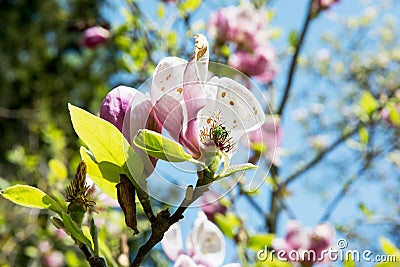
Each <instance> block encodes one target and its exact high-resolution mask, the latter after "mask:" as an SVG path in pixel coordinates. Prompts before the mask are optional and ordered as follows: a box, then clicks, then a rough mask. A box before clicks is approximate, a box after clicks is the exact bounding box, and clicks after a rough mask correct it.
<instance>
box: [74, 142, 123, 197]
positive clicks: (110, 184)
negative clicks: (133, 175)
mask: <svg viewBox="0 0 400 267" xmlns="http://www.w3.org/2000/svg"><path fill="white" fill-rule="evenodd" d="M80 153H81V158H82V160H83V161H85V163H86V171H87V174H88V175H89V177H90V179H92V180H93V182H94V183H95V184H96V185H97V186H98V187H99V188H100V190H101V191H103V192H104V193H106V194H107V195H108V196H109V197H111V198H113V199H117V188H116V187H115V186H116V185H117V184H118V183H119V173H121V172H123V171H122V169H121V168H119V167H117V166H115V165H113V164H111V163H108V162H100V163H99V164H97V163H96V162H94V160H93V158H92V157H91V155H90V152H89V151H88V150H87V149H86V148H84V147H81V149H80Z"/></svg>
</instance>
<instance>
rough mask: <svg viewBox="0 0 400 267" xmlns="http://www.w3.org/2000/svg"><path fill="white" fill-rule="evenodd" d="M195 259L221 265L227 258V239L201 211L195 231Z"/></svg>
mask: <svg viewBox="0 0 400 267" xmlns="http://www.w3.org/2000/svg"><path fill="white" fill-rule="evenodd" d="M192 242H193V253H194V255H193V259H194V261H195V262H199V263H203V264H205V265H207V266H211V267H213V266H220V265H221V264H222V263H223V262H224V259H225V239H224V235H223V234H222V232H221V230H219V228H218V227H217V226H216V225H215V224H213V223H212V222H211V221H209V220H208V219H207V216H206V215H205V214H204V213H203V212H202V211H200V212H199V215H198V218H197V219H196V220H195V223H194V227H193V232H192Z"/></svg>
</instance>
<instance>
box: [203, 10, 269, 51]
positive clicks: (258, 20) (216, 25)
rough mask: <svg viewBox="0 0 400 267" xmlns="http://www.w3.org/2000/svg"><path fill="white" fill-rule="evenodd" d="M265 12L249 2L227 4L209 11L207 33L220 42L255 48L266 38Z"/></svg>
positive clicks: (267, 33) (267, 34)
mask: <svg viewBox="0 0 400 267" xmlns="http://www.w3.org/2000/svg"><path fill="white" fill-rule="evenodd" d="M267 17H268V16H267V14H266V12H265V11H264V10H259V9H256V8H255V7H254V6H253V5H252V4H251V3H249V2H244V3H242V4H241V5H239V6H229V7H225V8H221V9H218V10H217V11H214V12H213V13H211V15H210V18H209V20H208V23H207V31H208V34H209V35H211V36H212V37H214V38H216V39H217V40H218V41H220V42H222V43H223V42H226V41H229V42H234V43H237V44H238V45H239V46H242V47H246V48H256V47H257V46H258V44H260V43H264V42H265V41H267V40H268V37H269V32H268V31H266V29H265V25H267V23H268V21H267Z"/></svg>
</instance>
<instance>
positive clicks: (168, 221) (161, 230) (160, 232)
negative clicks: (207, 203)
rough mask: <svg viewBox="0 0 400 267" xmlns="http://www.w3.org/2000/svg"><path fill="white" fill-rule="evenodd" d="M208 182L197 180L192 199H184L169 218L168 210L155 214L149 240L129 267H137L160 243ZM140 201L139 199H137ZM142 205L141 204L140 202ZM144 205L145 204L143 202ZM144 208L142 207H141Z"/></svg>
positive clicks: (203, 190)
mask: <svg viewBox="0 0 400 267" xmlns="http://www.w3.org/2000/svg"><path fill="white" fill-rule="evenodd" d="M209 184H210V181H209V180H208V179H207V178H203V179H198V180H197V184H196V188H195V189H194V191H193V196H192V198H190V199H188V198H184V199H183V201H182V203H181V205H180V206H179V207H178V208H177V209H176V211H175V212H174V213H173V214H172V215H171V216H170V212H169V210H168V209H166V210H163V211H161V212H159V213H158V214H157V217H155V218H154V219H153V220H152V221H150V222H151V235H150V238H149V239H148V240H147V241H146V243H144V244H143V245H142V246H141V247H140V248H139V251H138V253H137V255H136V257H135V259H134V261H133V262H132V264H131V265H130V267H138V266H140V264H141V263H142V262H143V260H144V259H145V257H146V255H147V254H148V253H149V252H150V251H151V250H152V249H153V247H154V246H155V245H157V243H158V242H160V241H161V240H162V239H163V237H164V234H165V232H167V231H168V229H169V228H170V227H171V225H173V224H174V223H176V222H178V221H179V220H181V219H183V213H184V212H185V210H186V209H187V208H188V207H189V206H190V205H191V204H192V203H193V202H194V201H196V200H197V199H198V198H199V197H201V195H202V194H203V193H204V192H206V191H208V185H209ZM139 199H140V198H139ZM141 203H142V202H141ZM145 203H146V202H145ZM143 208H144V207H143Z"/></svg>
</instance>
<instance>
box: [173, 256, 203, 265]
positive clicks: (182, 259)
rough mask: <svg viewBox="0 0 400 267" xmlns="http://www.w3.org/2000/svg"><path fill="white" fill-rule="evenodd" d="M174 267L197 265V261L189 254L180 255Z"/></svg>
mask: <svg viewBox="0 0 400 267" xmlns="http://www.w3.org/2000/svg"><path fill="white" fill-rule="evenodd" d="M174 267H197V265H196V263H195V262H194V261H193V260H192V259H191V258H190V257H189V256H187V255H184V254H182V255H180V256H179V258H178V259H177V260H176V262H175V264H174Z"/></svg>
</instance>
